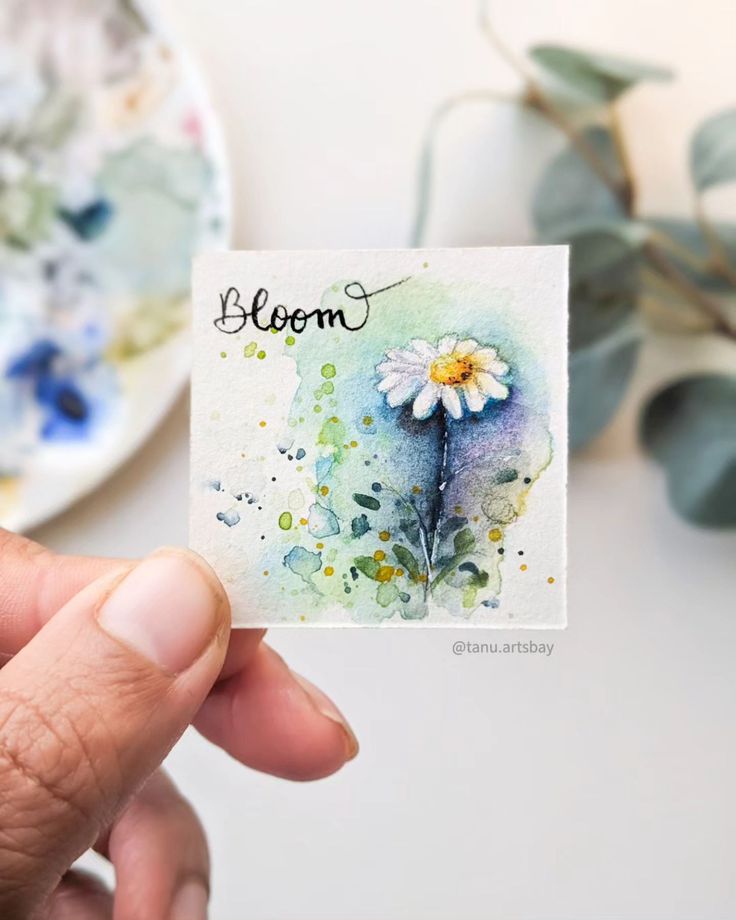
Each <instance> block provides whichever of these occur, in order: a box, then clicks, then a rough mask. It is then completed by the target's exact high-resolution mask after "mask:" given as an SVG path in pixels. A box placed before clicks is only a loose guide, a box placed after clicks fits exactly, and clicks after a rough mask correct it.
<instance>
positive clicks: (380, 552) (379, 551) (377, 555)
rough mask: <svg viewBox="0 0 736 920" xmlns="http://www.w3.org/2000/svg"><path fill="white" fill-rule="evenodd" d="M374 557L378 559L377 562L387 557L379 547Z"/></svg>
mask: <svg viewBox="0 0 736 920" xmlns="http://www.w3.org/2000/svg"><path fill="white" fill-rule="evenodd" d="M373 558H374V559H375V560H376V562H383V560H384V559H385V558H386V553H384V551H383V550H382V549H377V550H376V551H375V553H373Z"/></svg>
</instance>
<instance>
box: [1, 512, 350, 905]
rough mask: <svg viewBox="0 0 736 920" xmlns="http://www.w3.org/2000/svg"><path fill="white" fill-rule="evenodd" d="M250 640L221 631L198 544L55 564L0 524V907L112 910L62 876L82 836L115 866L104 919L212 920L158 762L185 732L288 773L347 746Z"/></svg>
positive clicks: (201, 850)
mask: <svg viewBox="0 0 736 920" xmlns="http://www.w3.org/2000/svg"><path fill="white" fill-rule="evenodd" d="M262 638H263V632H262V631H253V630H250V631H236V632H233V633H232V634H231V633H230V610H229V606H228V602H227V598H226V596H225V594H224V592H223V589H222V587H221V585H220V583H219V582H218V580H217V578H216V576H215V574H214V573H213V572H212V570H211V569H210V568H209V567H208V566H207V564H206V563H205V562H203V561H202V560H201V559H200V558H199V557H197V556H195V555H194V554H192V553H189V552H186V551H184V550H170V549H167V550H161V551H159V552H157V553H154V554H153V555H152V556H150V557H148V558H147V559H145V560H144V561H143V562H139V563H134V562H121V561H117V562H115V561H111V560H102V559H82V558H67V557H61V556H57V555H54V554H53V553H51V552H49V551H48V550H45V549H44V548H43V547H40V546H38V545H37V544H34V543H31V542H30V541H28V540H24V539H22V538H20V537H16V536H14V535H12V534H9V533H7V532H6V531H2V530H0V666H2V670H0V917H2V918H4V920H28V918H30V917H44V918H46V917H48V918H53V920H66V918H69V920H102V918H110V917H112V915H113V914H112V911H113V906H112V905H113V900H112V895H111V894H110V893H109V892H107V891H106V890H105V889H104V888H103V887H102V886H101V885H100V884H98V883H97V882H95V881H94V880H92V879H90V878H87V877H83V876H81V875H79V874H75V873H70V872H68V870H69V867H70V866H71V865H72V863H73V862H74V860H75V859H77V857H78V856H80V855H81V854H82V853H83V852H84V851H85V850H87V849H89V848H90V847H94V848H95V849H97V850H98V851H99V852H101V853H102V854H103V855H105V856H107V858H109V859H110V860H111V861H112V863H113V864H114V867H115V873H116V880H117V891H116V894H115V901H114V911H115V920H201V918H204V917H206V912H207V898H208V878H209V866H208V855H207V845H206V842H205V839H204V835H203V833H202V830H201V827H200V825H199V822H198V821H197V818H196V816H195V815H194V813H193V812H192V810H191V808H190V806H189V805H188V803H187V802H186V801H185V800H184V799H182V798H181V796H180V795H179V794H178V792H177V791H176V789H175V788H174V786H173V784H172V783H171V781H170V780H169V779H168V778H167V777H166V776H165V775H164V773H163V772H161V771H160V770H158V769H157V768H158V766H159V765H160V763H161V761H162V760H163V759H164V757H165V756H166V755H167V753H168V752H169V751H170V749H171V747H172V746H173V745H174V743H175V742H176V741H177V740H178V738H179V737H180V736H181V734H182V732H183V731H184V729H185V728H186V727H187V725H188V724H189V723H190V722H193V724H194V725H195V726H196V728H197V729H198V730H199V731H200V732H202V734H203V735H205V736H206V737H207V738H209V739H210V741H212V742H213V743H215V744H217V745H219V746H220V747H222V748H224V749H225V750H226V751H228V753H230V754H231V755H232V756H233V757H235V758H237V759H238V760H240V761H241V762H242V763H244V764H247V765H248V766H251V767H253V768H255V769H257V770H262V771H264V772H267V773H273V774H275V775H277V776H282V777H286V778H289V779H315V778H318V777H321V776H326V775H328V774H330V773H333V772H334V771H335V770H338V769H339V768H340V767H341V766H342V765H343V764H344V763H345V762H346V761H348V760H350V759H351V758H352V757H354V756H355V754H356V753H357V749H358V748H357V743H356V741H355V737H354V736H353V734H352V732H351V731H350V729H349V727H348V725H347V723H346V722H345V720H344V718H343V717H342V716H341V715H340V713H339V711H338V710H337V709H336V707H335V705H334V704H333V703H332V702H331V701H330V700H329V699H328V698H327V697H326V696H325V695H324V694H323V693H322V692H321V691H320V690H318V689H317V688H316V687H314V686H312V685H311V684H309V683H308V682H307V681H306V680H304V679H303V678H301V677H298V676H297V675H295V674H294V673H293V672H291V671H290V670H289V668H288V667H287V666H286V664H285V663H284V662H283V660H282V659H281V658H280V657H279V656H278V655H277V654H276V653H275V652H274V651H273V650H272V649H270V648H269V647H268V646H266V645H264V644H263V643H262V642H261V639H262ZM213 685H214V686H213Z"/></svg>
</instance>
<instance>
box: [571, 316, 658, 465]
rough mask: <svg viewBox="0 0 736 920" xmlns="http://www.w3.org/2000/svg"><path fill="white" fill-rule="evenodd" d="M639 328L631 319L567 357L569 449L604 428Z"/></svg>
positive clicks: (635, 350)
mask: <svg viewBox="0 0 736 920" xmlns="http://www.w3.org/2000/svg"><path fill="white" fill-rule="evenodd" d="M641 337H642V334H641V329H640V327H639V325H638V323H636V322H635V321H633V320H631V321H629V322H628V323H626V324H625V325H623V326H621V327H619V328H618V329H617V330H616V331H615V332H613V333H611V334H610V335H607V336H605V337H604V338H601V339H598V340H597V341H595V342H593V343H592V344H591V345H588V346H587V347H586V348H581V349H580V350H578V351H575V352H573V354H572V355H571V356H570V397H569V421H570V448H571V449H572V450H576V449H577V448H579V447H582V446H583V445H584V444H587V442H588V441H590V440H591V439H592V438H594V437H595V436H596V435H597V434H598V433H599V432H600V431H602V430H603V428H605V426H606V425H607V424H608V422H609V421H610V419H611V418H612V416H613V414H614V413H615V411H616V409H617V408H618V406H619V403H620V402H621V400H622V398H623V396H624V393H625V392H626V389H627V387H628V385H629V381H630V379H631V375H632V373H633V371H634V368H635V367H636V361H637V358H638V355H639V348H640V345H641Z"/></svg>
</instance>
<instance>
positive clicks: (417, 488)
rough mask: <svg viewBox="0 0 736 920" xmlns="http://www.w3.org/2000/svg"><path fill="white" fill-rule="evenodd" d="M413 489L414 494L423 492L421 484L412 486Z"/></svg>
mask: <svg viewBox="0 0 736 920" xmlns="http://www.w3.org/2000/svg"><path fill="white" fill-rule="evenodd" d="M411 491H412V492H413V493H414V495H421V494H422V487H421V486H412V487H411Z"/></svg>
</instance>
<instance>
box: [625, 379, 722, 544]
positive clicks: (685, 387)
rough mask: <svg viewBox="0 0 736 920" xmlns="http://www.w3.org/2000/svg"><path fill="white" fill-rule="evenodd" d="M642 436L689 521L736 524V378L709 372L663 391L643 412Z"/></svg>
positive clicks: (673, 500) (708, 523)
mask: <svg viewBox="0 0 736 920" xmlns="http://www.w3.org/2000/svg"><path fill="white" fill-rule="evenodd" d="M641 438H642V442H643V443H644V445H645V447H646V448H647V449H648V450H649V452H650V453H651V454H652V455H653V456H654V457H655V458H656V459H657V460H659V462H660V463H661V464H662V465H663V466H664V467H665V469H666V471H667V482H668V491H669V495H670V499H671V501H672V504H673V505H674V507H675V508H676V509H677V511H678V512H679V513H680V514H681V515H682V516H683V517H684V518H686V519H687V520H689V521H692V522H693V523H695V524H701V525H704V526H708V527H731V526H734V525H736V376H727V375H725V374H704V375H701V376H697V377H688V378H686V379H684V380H679V381H677V382H676V383H674V384H671V385H669V386H667V387H665V388H664V389H662V390H660V392H659V393H657V394H656V395H655V396H654V397H653V399H652V400H651V401H650V402H649V404H648V405H647V407H646V409H645V411H644V413H643V416H642V421H641Z"/></svg>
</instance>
